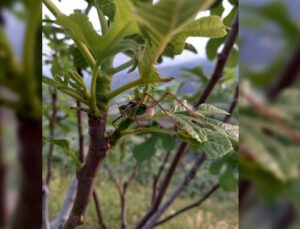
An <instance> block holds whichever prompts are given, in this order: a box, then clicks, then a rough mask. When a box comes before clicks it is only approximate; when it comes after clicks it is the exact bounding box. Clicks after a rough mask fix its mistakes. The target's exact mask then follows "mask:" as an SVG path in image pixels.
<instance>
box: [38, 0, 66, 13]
mask: <svg viewBox="0 0 300 229" xmlns="http://www.w3.org/2000/svg"><path fill="white" fill-rule="evenodd" d="M43 3H44V4H45V5H46V6H47V8H48V9H49V10H50V11H51V13H52V14H53V15H54V16H55V17H57V16H58V15H59V14H62V12H61V11H60V10H59V9H58V8H57V7H56V5H55V4H54V3H53V2H52V1H51V0H43Z"/></svg>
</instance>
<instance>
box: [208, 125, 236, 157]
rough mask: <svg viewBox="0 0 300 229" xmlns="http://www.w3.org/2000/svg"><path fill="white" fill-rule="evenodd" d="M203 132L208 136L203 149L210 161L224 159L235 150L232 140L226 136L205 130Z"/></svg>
mask: <svg viewBox="0 0 300 229" xmlns="http://www.w3.org/2000/svg"><path fill="white" fill-rule="evenodd" d="M203 130H204V131H205V133H206V136H207V141H205V142H204V143H203V149H204V152H205V153H206V155H207V157H208V158H209V159H213V158H219V157H222V156H224V155H226V154H227V153H229V152H231V151H232V150H233V147H232V144H231V142H230V140H229V139H228V138H227V137H226V136H225V135H223V134H221V133H218V132H216V131H212V130H209V129H205V128H204V129H203Z"/></svg>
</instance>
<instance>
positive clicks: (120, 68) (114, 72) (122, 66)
mask: <svg viewBox="0 0 300 229" xmlns="http://www.w3.org/2000/svg"><path fill="white" fill-rule="evenodd" d="M134 62H135V60H133V59H131V60H129V61H127V62H125V63H124V64H121V65H119V66H118V67H116V68H114V69H112V73H113V74H116V73H118V72H121V71H123V70H125V69H126V68H129V67H130V66H131V65H133V64H134Z"/></svg>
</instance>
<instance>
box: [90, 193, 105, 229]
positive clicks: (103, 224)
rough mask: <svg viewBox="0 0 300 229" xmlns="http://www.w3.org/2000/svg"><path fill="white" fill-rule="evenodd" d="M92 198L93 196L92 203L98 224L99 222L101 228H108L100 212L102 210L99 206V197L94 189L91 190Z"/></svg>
mask: <svg viewBox="0 0 300 229" xmlns="http://www.w3.org/2000/svg"><path fill="white" fill-rule="evenodd" d="M93 198H94V203H95V207H96V212H97V216H98V221H99V224H100V226H101V228H102V229H108V226H107V224H106V223H105V220H104V218H103V213H102V210H101V207H100V201H99V197H98V195H97V192H96V191H95V190H94V192H93Z"/></svg>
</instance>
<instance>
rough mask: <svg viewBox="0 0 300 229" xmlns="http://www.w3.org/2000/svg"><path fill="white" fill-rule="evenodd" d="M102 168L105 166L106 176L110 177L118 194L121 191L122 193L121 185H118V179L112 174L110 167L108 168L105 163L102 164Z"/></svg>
mask: <svg viewBox="0 0 300 229" xmlns="http://www.w3.org/2000/svg"><path fill="white" fill-rule="evenodd" d="M104 168H105V170H106V171H107V173H108V176H109V177H110V179H111V180H112V181H113V183H114V184H115V186H116V188H117V190H118V192H119V194H121V193H122V188H121V185H120V183H119V181H118V180H117V178H116V177H115V176H114V174H113V172H112V170H111V168H110V167H109V166H108V165H106V164H105V165H104Z"/></svg>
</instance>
